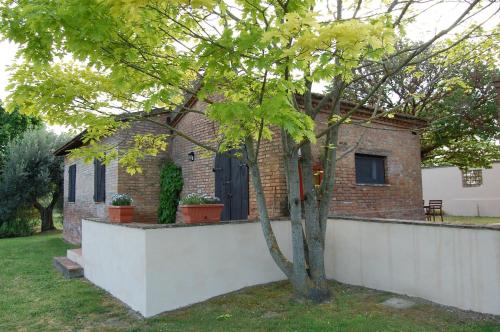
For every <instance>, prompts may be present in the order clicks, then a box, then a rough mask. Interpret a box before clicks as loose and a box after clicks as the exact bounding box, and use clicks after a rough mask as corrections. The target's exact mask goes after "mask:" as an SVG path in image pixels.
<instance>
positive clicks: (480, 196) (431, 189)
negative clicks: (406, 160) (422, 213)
mask: <svg viewBox="0 0 500 332" xmlns="http://www.w3.org/2000/svg"><path fill="white" fill-rule="evenodd" d="M482 173H483V184H482V185H480V186H478V187H463V186H462V171H460V170H459V169H458V167H430V168H422V189H423V198H424V200H425V202H426V203H428V201H429V200H430V199H441V200H443V210H444V212H445V213H447V214H451V215H454V216H482V217H500V162H494V163H493V165H492V168H490V169H483V170H482Z"/></svg>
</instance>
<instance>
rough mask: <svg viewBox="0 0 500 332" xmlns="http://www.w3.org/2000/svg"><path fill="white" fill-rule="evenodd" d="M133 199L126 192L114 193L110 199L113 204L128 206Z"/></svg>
mask: <svg viewBox="0 0 500 332" xmlns="http://www.w3.org/2000/svg"><path fill="white" fill-rule="evenodd" d="M133 201H134V200H133V199H132V197H130V196H129V195H128V194H115V195H113V199H112V201H111V205H113V206H130V205H132V202H133Z"/></svg>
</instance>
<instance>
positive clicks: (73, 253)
mask: <svg viewBox="0 0 500 332" xmlns="http://www.w3.org/2000/svg"><path fill="white" fill-rule="evenodd" d="M66 257H68V259H69V260H72V261H73V262H75V263H76V264H78V265H80V266H81V267H82V268H85V264H84V260H83V255H82V248H78V249H68V251H67V252H66Z"/></svg>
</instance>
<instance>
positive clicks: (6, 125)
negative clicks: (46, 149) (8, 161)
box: [0, 102, 41, 173]
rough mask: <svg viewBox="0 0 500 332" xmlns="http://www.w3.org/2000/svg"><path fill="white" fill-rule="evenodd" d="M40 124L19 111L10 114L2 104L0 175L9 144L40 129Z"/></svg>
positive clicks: (0, 109)
mask: <svg viewBox="0 0 500 332" xmlns="http://www.w3.org/2000/svg"><path fill="white" fill-rule="evenodd" d="M0 103H1V102H0ZM40 124H41V122H40V119H37V118H35V117H28V116H26V115H23V114H21V113H20V112H19V111H18V110H17V109H15V110H14V111H13V112H11V113H8V112H6V111H5V110H4V109H3V107H2V106H1V104H0V173H1V169H2V166H3V156H4V154H5V149H6V147H7V144H9V142H10V141H12V140H13V139H15V138H16V137H19V136H20V135H21V134H22V133H24V132H25V131H26V130H28V129H31V128H35V127H38V126H40Z"/></svg>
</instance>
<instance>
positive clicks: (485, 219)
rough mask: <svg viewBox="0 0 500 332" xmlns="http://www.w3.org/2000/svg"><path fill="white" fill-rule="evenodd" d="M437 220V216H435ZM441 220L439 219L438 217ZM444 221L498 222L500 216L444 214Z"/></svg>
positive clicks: (482, 223) (467, 222)
mask: <svg viewBox="0 0 500 332" xmlns="http://www.w3.org/2000/svg"><path fill="white" fill-rule="evenodd" d="M436 220H438V217H436ZM439 220H441V219H439ZM444 221H445V222H451V223H457V224H481V225H487V224H499V223H500V217H458V216H444Z"/></svg>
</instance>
